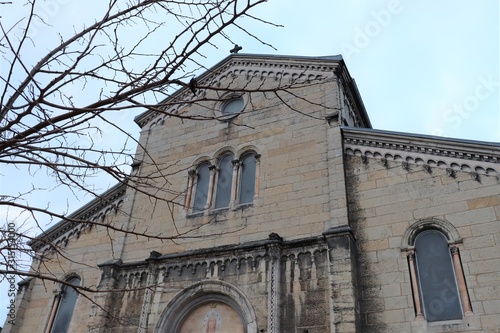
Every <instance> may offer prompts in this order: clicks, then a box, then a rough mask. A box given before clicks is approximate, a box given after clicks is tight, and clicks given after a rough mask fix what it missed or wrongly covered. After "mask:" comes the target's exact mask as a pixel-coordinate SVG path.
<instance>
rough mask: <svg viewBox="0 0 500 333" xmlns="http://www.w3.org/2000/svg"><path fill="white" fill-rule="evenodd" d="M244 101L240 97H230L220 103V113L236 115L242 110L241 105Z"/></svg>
mask: <svg viewBox="0 0 500 333" xmlns="http://www.w3.org/2000/svg"><path fill="white" fill-rule="evenodd" d="M244 105H245V102H244V101H243V98H242V97H236V98H232V99H230V100H228V101H226V102H224V103H223V104H222V110H221V111H222V114H223V115H224V116H227V115H236V114H237V113H240V112H241V111H242V110H243V106H244Z"/></svg>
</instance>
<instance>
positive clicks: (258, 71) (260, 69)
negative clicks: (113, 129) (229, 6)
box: [135, 54, 357, 128]
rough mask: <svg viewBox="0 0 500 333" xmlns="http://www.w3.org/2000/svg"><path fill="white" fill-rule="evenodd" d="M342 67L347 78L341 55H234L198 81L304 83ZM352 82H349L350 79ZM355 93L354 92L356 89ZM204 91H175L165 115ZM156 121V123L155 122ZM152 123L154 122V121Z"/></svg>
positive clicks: (140, 120)
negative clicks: (241, 78) (236, 79)
mask: <svg viewBox="0 0 500 333" xmlns="http://www.w3.org/2000/svg"><path fill="white" fill-rule="evenodd" d="M339 67H341V68H342V73H346V75H347V76H348V77H349V78H350V76H349V74H348V73H347V71H346V70H345V65H344V63H343V60H342V57H341V56H331V57H294V56H272V55H249V54H234V55H231V56H229V57H227V58H226V59H224V60H222V61H221V62H219V63H218V64H216V65H215V66H213V67H212V68H211V69H209V70H207V71H206V72H205V73H203V74H202V75H200V76H199V77H198V78H197V82H198V85H199V86H202V87H203V86H204V87H210V86H212V87H217V86H218V84H219V83H220V82H222V81H224V80H225V79H227V78H234V77H237V76H246V78H247V79H249V78H250V77H258V78H260V79H261V80H263V79H264V78H271V79H274V80H276V81H279V80H282V79H285V80H287V84H288V83H289V82H290V81H291V82H293V81H294V80H298V82H302V81H301V80H303V81H304V82H306V81H307V80H319V79H328V78H334V77H335V72H336V71H337V69H338V68H339ZM351 81H352V80H351ZM351 81H349V80H348V82H351ZM346 82H347V81H346ZM356 91H357V90H356ZM205 93H206V91H203V90H200V91H199V92H198V94H197V95H196V96H194V95H193V93H192V92H191V90H190V89H188V88H186V87H184V88H181V89H179V90H178V91H176V92H175V93H173V94H172V96H170V97H169V98H167V99H166V100H164V101H163V103H165V104H171V105H172V106H171V107H170V108H168V109H166V112H167V113H172V114H175V113H176V112H177V110H178V109H179V108H180V107H181V106H182V105H183V104H184V103H189V102H192V101H194V100H195V99H199V97H200V96H201V97H203V96H204V94H205ZM164 116H165V115H164V114H162V113H160V112H158V111H154V110H148V111H146V112H144V113H142V114H140V115H139V116H137V117H136V118H135V122H136V123H137V124H138V125H139V126H140V127H141V128H143V127H145V126H146V125H147V124H148V123H152V122H153V123H156V122H157V121H161V120H162V119H163V117H164ZM156 118H158V120H155V119H156ZM153 120H154V121H153Z"/></svg>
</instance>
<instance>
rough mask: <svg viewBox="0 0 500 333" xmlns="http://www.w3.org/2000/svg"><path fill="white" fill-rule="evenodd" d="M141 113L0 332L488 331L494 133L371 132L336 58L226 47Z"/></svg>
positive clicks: (496, 190)
mask: <svg viewBox="0 0 500 333" xmlns="http://www.w3.org/2000/svg"><path fill="white" fill-rule="evenodd" d="M422 98H425V97H422ZM135 122H136V123H137V125H138V126H139V127H140V128H141V134H140V138H139V140H138V142H139V143H138V146H137V151H136V154H135V159H134V163H133V164H132V171H131V174H130V178H129V179H128V180H126V181H123V182H120V183H118V184H117V185H115V186H114V187H112V188H111V189H109V190H108V191H107V192H106V193H104V194H103V195H102V196H101V197H99V198H97V199H95V200H93V201H91V202H89V203H88V204H87V205H85V206H83V207H82V208H81V209H79V210H77V211H76V212H74V213H73V214H71V215H69V216H68V218H67V220H63V221H60V222H59V223H57V224H55V225H54V226H52V227H51V228H50V229H49V230H47V231H46V232H45V233H43V234H42V235H40V236H38V237H37V238H36V239H35V240H34V241H32V242H31V247H32V248H33V250H34V251H35V252H36V254H37V260H35V261H34V262H33V264H32V271H33V272H36V273H40V274H42V275H45V276H51V277H53V278H54V280H57V281H50V280H41V279H39V278H32V279H27V280H24V281H23V282H22V283H20V284H19V292H18V295H17V298H16V309H17V315H16V324H15V325H14V326H13V325H10V324H8V323H6V325H5V327H4V332H5V331H6V332H15V333H34V332H45V333H60V332H71V333H83V332H92V333H97V332H99V333H101V332H103V333H104V332H109V333H118V332H120V333H123V332H137V333H194V332H196V333H201V332H203V333H209V332H213V333H215V332H217V333H261V332H265V333H326V332H331V333H348V332H350V333H351V332H352V333H354V332H370V333H376V332H398V333H399V332H414V333H417V332H418V333H420V332H499V330H498V329H499V327H500V180H499V175H500V144H497V143H487V142H476V141H469V140H458V139H450V138H441V137H434V136H426V135H419V134H410V133H399V132H390V131H383V130H377V129H373V128H372V126H371V123H370V119H369V118H368V113H367V111H366V110H365V107H364V105H363V101H362V99H361V96H360V93H359V91H358V89H357V87H356V84H355V81H354V80H353V78H352V77H351V76H350V74H349V71H348V69H347V67H346V65H345V63H344V61H343V59H342V57H341V56H328V57H299V56H269V55H248V54H232V55H230V56H229V57H227V58H226V59H224V60H222V61H221V62H219V63H218V64H217V65H215V66H214V67H212V68H210V69H209V70H207V71H206V72H205V73H203V74H202V75H200V76H199V77H197V78H196V80H195V81H192V82H191V84H189V85H188V84H186V86H185V87H183V88H182V89H180V90H179V91H177V92H176V93H174V94H173V95H172V96H171V97H170V98H168V99H167V100H165V101H163V102H162V103H160V104H159V105H158V107H157V108H152V109H149V110H146V111H145V112H144V113H143V114H141V115H139V116H138V117H137V118H136V119H135ZM58 281H64V282H65V283H60V282H58ZM72 285H74V286H81V287H85V288H88V290H90V291H88V290H86V289H76V290H75V289H74V288H72V287H71V286H72Z"/></svg>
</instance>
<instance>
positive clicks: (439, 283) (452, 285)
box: [401, 219, 472, 322]
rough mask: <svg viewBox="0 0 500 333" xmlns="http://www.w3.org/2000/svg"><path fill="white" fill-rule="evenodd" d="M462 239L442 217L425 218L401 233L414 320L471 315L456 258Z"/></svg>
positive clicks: (454, 318) (443, 319)
mask: <svg viewBox="0 0 500 333" xmlns="http://www.w3.org/2000/svg"><path fill="white" fill-rule="evenodd" d="M461 242H462V239H461V238H460V235H459V234H458V231H457V230H456V229H455V227H454V226H453V225H452V224H451V223H449V222H447V221H444V220H439V219H426V220H421V221H418V222H416V223H414V224H413V225H411V226H410V227H409V228H408V229H407V230H406V232H405V234H404V235H403V239H402V244H401V249H402V250H403V251H405V252H406V255H407V258H408V268H409V273H410V280H411V287H412V292H413V301H414V307H415V313H416V318H417V320H424V319H425V320H427V321H428V322H437V321H448V320H457V319H462V318H463V316H470V315H472V308H471V304H470V299H469V294H468V291H467V285H466V282H465V276H464V272H463V269H462V263H461V260H460V250H459V245H458V244H460V243H461Z"/></svg>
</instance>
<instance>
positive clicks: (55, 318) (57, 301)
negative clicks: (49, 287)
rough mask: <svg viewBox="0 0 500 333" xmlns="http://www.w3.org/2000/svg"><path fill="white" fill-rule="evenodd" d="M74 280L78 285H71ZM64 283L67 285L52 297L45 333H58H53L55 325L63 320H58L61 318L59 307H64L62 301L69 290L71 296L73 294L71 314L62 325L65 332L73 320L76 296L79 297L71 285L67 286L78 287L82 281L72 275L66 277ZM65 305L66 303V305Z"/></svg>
mask: <svg viewBox="0 0 500 333" xmlns="http://www.w3.org/2000/svg"><path fill="white" fill-rule="evenodd" d="M74 280H78V284H75V283H72V281H74ZM64 281H65V282H66V283H68V284H64V285H62V286H61V288H60V290H59V292H58V293H57V295H56V296H55V297H54V301H53V303H52V311H51V314H50V318H49V322H48V325H47V329H46V330H45V332H47V333H58V332H60V331H58V332H55V331H54V329H56V325H57V324H58V323H59V322H60V321H61V320H64V319H60V316H61V313H62V310H61V307H62V306H64V303H63V302H64V300H65V296H66V295H68V293H67V290H68V289H69V290H70V291H71V293H72V294H73V293H74V299H72V300H71V301H72V304H71V305H70V306H71V313H70V316H69V320H65V321H64V324H66V325H67V326H66V327H65V332H68V329H69V327H70V325H71V319H72V318H73V314H74V313H75V308H76V305H77V302H78V296H79V295H80V294H79V292H78V291H77V289H76V288H74V287H72V286H71V285H69V284H72V285H74V286H77V287H78V286H80V285H81V284H82V279H81V278H80V276H78V275H76V274H72V275H70V276H68V277H66V278H65V279H64ZM66 304H67V303H66Z"/></svg>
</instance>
